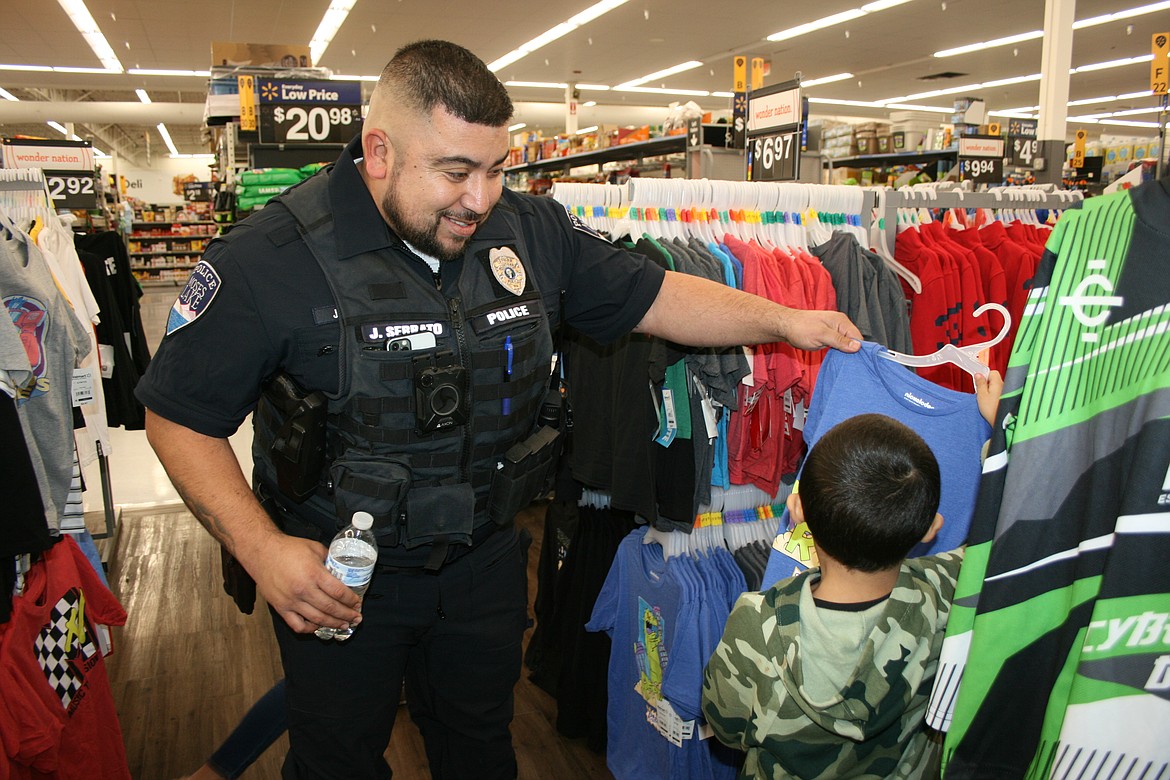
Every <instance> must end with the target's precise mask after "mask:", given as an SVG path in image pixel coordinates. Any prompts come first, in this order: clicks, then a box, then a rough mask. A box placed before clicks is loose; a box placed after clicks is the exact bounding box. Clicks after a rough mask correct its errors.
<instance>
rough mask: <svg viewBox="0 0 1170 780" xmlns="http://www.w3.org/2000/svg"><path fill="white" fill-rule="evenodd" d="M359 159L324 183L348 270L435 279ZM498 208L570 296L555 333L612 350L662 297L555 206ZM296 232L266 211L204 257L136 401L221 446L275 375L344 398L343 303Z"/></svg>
mask: <svg viewBox="0 0 1170 780" xmlns="http://www.w3.org/2000/svg"><path fill="white" fill-rule="evenodd" d="M360 154H361V147H360V139H354V141H353V142H351V143H350V145H349V146H348V147H347V148H346V149H345V150H344V151H343V152H342V154H341V156H340V158H339V159H338V161H337V163H336V164H335V165H334V166H330V168H328V169H326V170H325V171H322V172H321V173H319V174H317V175H318V176H326V175H327V176H329V185H328V186H329V199H330V204H331V208H332V210H333V219H334V223H335V235H336V237H337V245H338V246H337V254H338V259H339V261H340V260H343V259H344V258H346V257H350V256H354V255H356V254H359V253H362V252H382V253H384V254H385V255H386V258H387V262H396V263H408V264H412V267H416V268H417V269H418V272H419V273H424V274H427V275H429V274H430V269H429V268H427V267H426V265H425V264H424V263H423V261H422V260H420V259H419V258H418V257H416V256H415V255H413V253H411V252H410V250H409V249H407V248H406V247H405V245H404V244H403V243H402V241H401V240H399V239H398V237H397V236H395V235H394V234H393V232H392V231H391V230H390V228H389V227H388V226H387V225H386V222H385V221H384V220H383V219H382V217H381V215H380V213H379V212H378V210H377V207H376V206H375V204H374V201H373V199H372V198H371V196H370V194H369V191H368V190H367V189H366V187H365V184H364V182H363V181H362V179H361V176H360V174H359V172H358V169H357V166H356V164H355V162H354V160H355V157H356V156H358V155H360ZM500 205H501V206H506V207H509V208H511V209H514V210H515V211H516V212H518V213H519V214H520V219H521V223H522V225H523V229H524V230H525V233H526V236H527V238H528V240H529V244H528V245H529V246H530V247H531V249H530V251H531V252H532V253H533V254H534V255H536V256H535V257H533V258H531V259H530V260H531V263H530V265H531V266H532V267H533V273H534V275H535V276H536V277H537V280H538V287H539V289H541V290H543V291H545V293H546V296H547V293H548V292H549V291H553V290H557V289H558V288H559V289H561V290H564V291H565V294H564V296H563V298H564V304H563V310H562V311H560V312H559V313H558V315H557V316H555V317H554V318H553V319H554V321H555V320H558V319H560V318H561V316H563V318H564V320H565V321H567V322H568V323H570V324H571V325H573V326H574V327H576V328H578V329H579V330H581V331H583V332H586V333H588V334H590V335H591V336H592V337H593V338H595V339H597V340H599V341H611V340H613V339H615V338H617V337H618V336H620V335H621V334H622V333H625V332H627V331H629V330H630V329H631V328H633V327H634V326H635V325H637V324H638V322H640V321H641V319H642V317H643V316H644V315H645V313H646V311H647V310H648V309H649V307H650V304H651V303H652V302H653V300H654V298H655V296H656V295H657V294H658V290H659V288H660V287H661V284H662V279H663V273H662V271H661V269H659V268H657V267H656V266H655V265H654V264H653V263H649V262H646V261H644V260H643V259H641V258H635V257H634V256H631V255H630V254H628V253H626V252H623V251H621V250H619V249H617V248H615V247H614V246H613V245H611V244H610V243H609V242H607V241H605V240H604V239H602V238H601V237H599V236H597V235H596V234H594V233H592V231H589V230H588V229H587V228H584V227H583V226H580V225H578V224H577V223H575V222H574V221H572V220H571V219H570V218H569V216H568V214H566V212H565V210H564V209H563V207H562V206H560V204H558V203H556V202H555V201H553V200H550V199H548V198H536V197H531V196H526V195H518V194H516V193H513V192H510V191H505V192H504V193H503V196H502V198H501V204H500ZM494 221H495V217H489V219H488V220H487V222H485V223H484V224H483V225H482V226H481V227H480V231H481V232H482V231H490V230H492V229H493V223H494ZM294 224H295V223H294V221H293V219H292V217H291V216H290V215H288V214H287V212H286V211H285V210H284V209H282V208H265V209H263V210H261V211H260V212H258V213H257V214H256V215H254V216H252V217H249V218H248V219H246V220H244V221H243V222H241V223H240V224H239V225H237V226H236V227H235V228H234V229H233V230H232V232H231V233H230V234H228V235H227V236H224V237H222V238H219V239H216V240H215V241H213V242H212V243H211V245H210V246H209V247H208V248H207V251H206V252H205V253H204V255H203V259H202V262H201V264H200V265H201V266H202V267H201V268H197V269H196V270H195V272H193V277H195V276H197V275H198V276H199V277H200V279H199V280H200V281H201V282H202V283H203V290H204V291H205V292H203V294H202V297H199V298H198V299H197V302H196V304H195V305H194V306H193V307H191V306H188V307H187V308H186V309H182V310H181V309H180V307H178V305H177V304H176V308H175V309H173V310H172V315H171V321H170V322H169V323H168V327H167V330H168V333H167V335H166V337H164V339H163V342H162V344H161V345H160V347H159V349H158V352H157V354H156V355H155V357H154V359H153V360H152V361H151V364H150V369H149V370H148V371H147V373H146V376H145V377H144V378H143V380H142V381H141V382H140V383H139V385H138V388H137V391H136V394H137V396H138V398H139V399H140V400H141V401H142V402H143V403H144V404H145V405H146V406H147V407H149V408H150V409H151V410H152V411H154V412H155V413H157V414H159V415H161V416H162V417H165V418H167V419H168V420H171V421H172V422H176V423H178V424H180V425H183V426H185V427H187V428H190V429H192V430H195V431H197V432H199V433H202V434H204V435H207V436H214V437H221V438H222V437H226V436H229V435H231V434H232V433H234V432H235V430H236V429H237V428H238V427H239V425H240V423H241V422H242V421H243V420H244V418H245V417H246V416H247V415H248V413H249V412H250V411H251V410H252V408H253V407H254V406H255V404H256V401H257V399H258V398H259V395H260V387H261V385H262V383H263V382H264V381H265V379H267V378H268V377H269V376H271V375H273V374H274V373H276V372H277V371H278V370H285V371H287V372H288V373H289V374H290V375H292V377H293V378H294V379H296V380H297V381H298V382H299V383H300V384H301V386H302V387H304V388H306V389H317V390H323V391H325V392H334V391H335V390H336V388H337V381H338V377H339V375H340V372H339V367H338V364H337V350H336V349H331V348H330V345H331V344H336V343H337V342H338V326H337V324H336V322H335V320H334V318H333V316H334V302H333V299H332V296H331V294H330V291H329V287H328V284H327V283H326V280H325V276H324V274H323V273H322V272H321V270H320V268H319V267H318V265H317V262H316V260H315V259H314V258H313V256H312V255H311V254H310V252H309V249H308V247H307V246H306V245H305V243H304V242H303V241H300V240H292V241H287V240H284V239H282V238H280V237H281V236H282V235H287V232H288V229H289V228H290V227H293V226H294ZM526 259H527V258H526ZM472 262H478V261H476V260H474V259H468V260H467V261H466V262H464V261H457V262H456V263H453V264H450V265H449V266H445V267H444V269H443V275H444V278H446V277H447V275H448V272H449V271H453V272H456V273H457V272H459V269H461V268H463V267H464V266H469V265H470V264H471V263H472ZM192 283H193V282H189V283H188V284H189V285H190V284H192ZM444 287H446V284H445V285H444ZM187 297H188V300H191V298H190V296H187ZM546 300H548V298H547V297H546Z"/></svg>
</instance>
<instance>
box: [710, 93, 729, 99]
mask: <svg viewBox="0 0 1170 780" xmlns="http://www.w3.org/2000/svg"><path fill="white" fill-rule="evenodd" d="M711 97H721V98H731V97H735V93H734V92H712V93H711Z"/></svg>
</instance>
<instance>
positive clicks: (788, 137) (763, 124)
mask: <svg viewBox="0 0 1170 780" xmlns="http://www.w3.org/2000/svg"><path fill="white" fill-rule="evenodd" d="M803 116H804V103H803V101H802V100H801V94H800V82H799V81H787V82H784V83H783V84H776V85H775V86H771V87H764V88H763V89H759V90H754V91H752V92H749V93H748V97H747V158H746V166H747V180H748V181H796V179H797V178H798V177H799V176H800V133H801V120H802V118H803Z"/></svg>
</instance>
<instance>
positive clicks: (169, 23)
mask: <svg viewBox="0 0 1170 780" xmlns="http://www.w3.org/2000/svg"><path fill="white" fill-rule="evenodd" d="M864 1H865V0H821V2H817V3H805V2H795V1H794V0H737V1H736V2H727V3H719V2H710V1H709V0H708V1H706V2H700V0H630V1H629V2H627V3H626V4H624V5H622V6H620V7H619V8H617V9H616V10H613V11H611V12H610V13H608V14H605V15H604V16H601V17H600V18H598V19H595V20H593V21H591V22H589V23H587V24H585V25H583V26H581V27H579V28H578V29H576V30H574V31H573V32H570V33H569V34H568V35H566V36H564V37H563V38H560V39H559V40H556V41H554V42H553V43H551V44H548V45H547V46H545V47H543V48H541V49H539V50H537V51H535V52H533V53H531V54H529V55H527V56H526V57H524V58H522V59H520V60H518V61H517V62H515V63H513V64H511V65H507V66H505V67H504V68H502V69H501V70H500V71H498V73H497V75H499V76H500V78H501V79H502V80H504V81H512V80H516V81H540V82H566V81H576V82H578V83H586V84H603V85H609V86H614V85H617V84H620V83H621V82H624V81H627V80H631V79H635V78H638V77H640V76H644V75H646V74H649V73H652V72H655V71H658V70H662V69H665V68H668V67H671V66H673V65H677V64H679V63H682V62H685V61H689V60H699V61H701V62H702V63H703V64H702V65H701V66H700V67H697V68H694V69H692V70H689V71H686V72H683V73H680V74H677V75H673V76H670V77H667V78H664V79H658V80H656V81H654V82H650V83H648V84H646V85H645V86H655V87H666V88H672V89H695V90H705V91H709V92H715V91H727V90H730V89H731V84H732V57H733V55H736V54H747V55H751V56H759V57H763V58H764V59H765V60H766V61H767V62H768V63H769V66H770V71H771V72H770V75H769V76H768V77H767V78H766V80H765V83H766V84H773V83H778V82H780V81H784V80H786V79H788V78H791V77H792V76H793V74H794V73H796V72H797V71H799V72H801V73H802V74H803V77H804V78H805V79H806V80H808V79H816V78H821V77H825V76H831V75H834V74H838V73H843V72H848V73H852V74H854V75H853V77H852V78H850V79H847V80H843V81H838V82H835V83H830V84H823V85H820V86H814V87H810V88H808V89H807V90H806V94H807V95H809V96H810V97H812V98H825V99H832V100H860V101H875V100H880V99H888V98H894V97H900V96H907V95H915V94H917V93H922V92H926V91H928V90H934V89H947V88H951V87H961V86H965V85H971V84H981V83H985V82H992V81H1000V80H1004V79H1011V78H1013V77H1017V76H1026V75H1029V74H1038V73H1039V72H1040V61H1041V50H1042V41H1041V40H1039V39H1036V40H1030V41H1025V42H1021V43H1018V44H1014V45H1007V46H1001V47H997V48H988V49H984V50H981V51H976V52H973V53H970V54H963V55H959V56H953V57H946V58H936V57H934V56H932V54H933V52H935V51H938V50H942V49H947V48H952V47H958V46H962V45H965V44H971V43H975V42H978V41H986V40H990V39H995V38H1000V37H1004V36H1009V35H1013V34H1017V33H1023V32H1027V31H1031V30H1042V29H1043V27H1044V2H1043V1H1042V0H945V1H944V0H911V1H910V2H906V3H905V4H903V5H899V6H896V7H893V8H889V9H886V10H881V11H877V12H874V13H870V14H868V15H866V16H864V17H862V18H858V19H854V20H852V21H848V22H845V23H843V24H838V25H835V26H831V27H828V28H825V29H821V30H817V31H814V32H810V33H806V34H804V35H802V36H800V37H798V38H793V39H789V40H785V41H780V42H776V43H773V42H770V41H767V40H766V39H765V37H766V36H767V35H769V34H771V33H774V32H776V31H779V30H782V29H787V28H790V27H793V26H796V25H798V24H802V23H805V22H808V21H812V20H813V19H817V18H820V17H824V16H828V15H830V14H834V13H838V12H842V11H847V10H849V9H853V8H857V7H859V6H861V5H862V4H863V3H864ZM86 4H87V6H88V8H89V10H90V13H91V14H92V16H93V18H94V19H95V20H96V22H97V24H98V26H99V27H100V28H101V30H102V32H103V33H104V34H105V37H106V39H107V40H108V41H109V43H110V45H111V46H112V48H113V50H114V52H115V54H116V55H117V57H118V59H119V61H120V62H121V64H122V66H123V67H124V68H126V69H130V68H146V69H156V68H164V69H190V70H206V69H207V68H208V67H209V66H210V60H211V51H210V50H211V42H212V41H236V42H252V43H296V44H307V42H308V41H309V40H310V38H312V36H313V33H314V31H315V30H316V28H317V25H318V23H319V22H320V20H321V17H322V14H323V13H324V11H325V9H326V8H327V7H328V5H329V3H328V0H200V2H197V3H192V2H179V1H178V0H86ZM1144 4H1145V3H1144V0H1080V2H1078V3H1077V9H1076V18H1077V19H1078V20H1082V19H1087V18H1090V17H1096V16H1101V15H1104V14H1110V13H1116V12H1119V11H1124V10H1126V9H1130V8H1134V7H1137V6H1140V5H1144ZM588 5H590V0H577V1H576V2H542V3H518V2H515V1H514V0H478V2H468V1H466V0H464V2H458V1H456V0H379V1H377V2H375V0H357V2H356V5H355V6H354V8H353V10H352V11H351V12H350V14H349V16H348V18H347V19H346V21H345V23H344V24H343V25H342V27H341V29H340V31H339V32H338V34H337V35H336V37H335V38H334V39H333V42H332V44H331V45H330V46H329V48H328V49H327V50H326V51H325V54H324V56H323V57H322V58H321V62H320V63H319V64H320V65H321V66H323V67H326V68H329V69H331V70H332V71H333V72H334V73H337V74H346V75H365V76H376V75H377V74H378V73H379V72H380V71H381V68H382V66H383V65H384V64H385V62H386V60H387V59H388V58H389V57H390V55H391V54H392V53H393V52H394V50H395V49H396V48H397V47H399V46H401V45H402V44H404V43H407V42H409V41H412V40H416V39H419V38H426V37H441V38H446V39H448V40H452V41H455V42H456V43H459V44H462V45H464V46H467V47H468V48H470V49H471V50H473V51H474V52H476V53H477V54H478V55H480V56H481V57H482V58H483V59H484V60H485V61H489V62H490V61H492V60H494V59H496V58H497V57H500V56H502V55H503V54H505V53H506V52H508V51H510V50H511V49H513V48H515V47H517V46H519V45H520V44H522V43H524V42H526V41H528V40H530V39H532V38H534V37H536V36H537V35H539V34H541V33H542V32H544V31H545V30H547V29H549V28H550V27H552V26H554V25H556V24H557V23H559V22H562V21H564V20H565V19H567V18H568V17H570V16H572V15H573V14H576V13H578V12H579V11H581V10H583V9H584V8H586V7H587V6H588ZM1159 5H1160V6H1163V7H1162V8H1161V10H1157V11H1155V12H1152V13H1147V14H1144V15H1140V16H1136V17H1133V18H1129V19H1125V20H1122V21H1114V22H1108V23H1105V24H1100V25H1097V26H1093V27H1088V28H1085V29H1081V30H1078V31H1077V32H1076V34H1075V38H1074V45H1073V66H1074V67H1080V66H1085V65H1092V64H1096V63H1102V62H1112V61H1116V60H1121V59H1125V58H1131V57H1142V56H1144V55H1149V53H1150V37H1151V33H1154V32H1160V31H1170V3H1165V2H1163V3H1160V4H1159ZM4 6H5V8H4V13H3V19H4V29H5V32H6V34H5V35H4V36H3V40H2V41H0V87H3V88H4V89H5V90H7V91H8V92H9V93H11V94H12V95H13V96H14V97H16V98H18V99H19V100H21V101H37V100H55V101H69V102H79V101H114V102H137V100H138V98H137V97H136V95H135V92H134V90H135V89H136V88H142V89H145V90H147V92H148V94H149V95H150V97H151V98H152V99H153V100H154V101H155V102H156V103H191V104H202V103H203V101H204V96H205V89H206V78H205V77H203V78H200V77H174V76H141V75H130V74H127V73H120V74H88V73H85V74H82V73H54V72H23V71H18V70H8V69H5V68H4V66H11V65H40V66H57V67H61V66H66V67H80V68H97V67H101V63H100V62H99V61H98V59H97V57H96V55H95V54H94V53H93V52H92V50H91V49H90V48H89V46H88V45H87V44H86V42H85V40H84V39H83V38H82V36H81V34H80V33H79V32H78V31H77V29H76V27H75V26H74V25H73V23H72V22H71V21H70V20H69V18H68V17H67V16H66V14H65V12H64V11H63V10H62V8H61V6H60V5H59V4H58V3H54V2H49V1H48V0H5V2H4ZM1149 70H1150V68H1149V64H1148V62H1144V61H1143V62H1137V63H1134V64H1130V65H1126V66H1122V67H1112V68H1107V69H1101V70H1093V71H1091V72H1086V73H1078V74H1075V75H1073V76H1072V81H1071V90H1070V100H1072V101H1077V100H1087V99H1089V98H1097V97H1107V96H1116V95H1126V94H1130V93H1136V92H1142V91H1144V90H1146V89H1148V87H1149V75H1150V74H1149ZM942 71H952V72H957V73H961V74H965V75H961V76H957V77H954V78H951V79H936V80H924V77H927V76H930V75H931V74H936V73H939V72H942ZM363 87H364V89H365V90H366V91H367V93H368V90H369V87H370V85H369V83H365V84H363ZM1039 91H1040V85H1039V82H1038V81H1031V82H1025V83H1016V84H1005V85H1002V86H994V87H987V88H979V89H975V90H971V91H970V93H969V94H972V95H975V96H981V97H983V98H985V99H986V100H987V103H988V108H989V109H992V110H1004V109H1015V108H1020V107H1029V106H1035V105H1037V103H1038V102H1039ZM510 92H511V94H512V97H513V100H514V101H516V103H517V116H516V121H518V122H526V123H527V124H528V125H529V127H530V128H540V129H542V130H543V131H544V132H545V133H546V134H551V133H555V132H557V131H559V130H561V129H563V127H564V113H565V109H564V90H563V89H557V88H532V87H510ZM959 94H960V95H966V94H968V93H967V92H963V93H959ZM954 97H956V95H944V96H935V97H923V98H915V99H912V100H908V101H905V102H908V103H912V104H921V105H928V106H940V107H947V106H949V105H950V104H951V101H952V100H953V99H954ZM688 99H693V100H695V101H696V102H698V103H699V104H700V105H701V106H702V107H703V108H704V109H707V110H714V111H719V110H725V109H726V108H727V107H728V105H729V100H728V99H727V98H726V97H685V96H668V95H658V94H645V93H636V92H616V91H593V90H586V91H582V93H581V98H580V100H581V102H582V104H584V103H585V102H586V101H591V100H595V101H597V105H596V106H589V107H587V106H584V105H582V107H581V109H580V114H579V125H580V126H582V127H584V126H587V125H593V124H619V125H622V124H629V123H635V122H636V123H639V124H641V123H643V122H653V121H661V118H662V117H664V116H665V114H666V106H667V104H668V103H669V102H670V101H673V100H682V101H685V100H688ZM1156 105H1157V102H1156V99H1155V98H1154V97H1153V96H1149V95H1147V96H1144V97H1134V98H1129V99H1126V100H1121V101H1118V100H1113V101H1108V102H1102V103H1095V104H1087V105H1079V106H1076V107H1074V108H1072V109H1070V114H1073V115H1074V116H1077V115H1087V114H1096V113H1101V112H1109V111H1114V112H1115V111H1124V110H1130V109H1136V110H1140V109H1143V108H1152V107H1154V106H1156ZM6 106H7V108H6ZM13 106H14V104H12V103H9V102H8V101H0V133H3V134H16V133H28V134H39V135H45V136H48V137H60V136H59V134H58V133H57V132H56V131H54V130H52V129H50V128H48V127H47V126H46V125H45V124H43V123H40V122H37V123H34V124H30V123H27V122H25V123H14V122H12V121H11V119H9V121H7V122H6V120H5V115H6V113H8V114H9V116H11V113H12V111H14V110H15V109H14V108H13ZM646 107H649V108H646ZM639 108H640V109H641V110H638V109H639ZM141 111H142V112H143V118H142V120H141V121H140V122H134V121H130V120H127V121H119V122H112V123H109V122H99V121H92V122H89V123H77V124H75V128H74V129H75V132H76V133H77V134H78V135H81V136H82V137H87V136H92V137H93V138H94V141H95V144H96V145H97V146H98V147H99V148H105V149H106V150H107V151H109V150H110V148H113V149H117V150H118V151H120V152H122V153H123V154H124V155H127V156H128V157H130V158H131V159H132V160H134V161H137V162H139V163H144V162H147V161H148V158H149V157H152V156H158V155H160V154H166V148H165V146H164V145H163V141H162V138H161V136H160V135H159V133H158V131H157V130H156V129H155V125H156V124H157V121H158V120H157V119H155V118H153V117H152V116H150V108H149V107H147V106H143V107H142V109H141ZM813 113H814V115H816V114H821V115H829V114H837V115H840V114H847V115H850V116H874V117H880V116H885V115H887V113H888V111H886V110H881V109H874V108H866V107H855V106H840V105H831V104H814V106H813ZM940 116H941V115H940ZM1156 118H1157V117H1156V114H1137V115H1131V116H1126V117H1123V120H1126V121H1130V120H1138V121H1146V122H1154V121H1156ZM1077 126H1085V127H1087V128H1088V129H1089V130H1090V131H1099V132H1105V133H1111V134H1135V135H1152V134H1154V132H1155V131H1154V130H1151V129H1145V128H1135V127H1127V126H1124V125H1106V124H1099V125H1098V124H1087V125H1079V124H1078V125H1075V126H1074V125H1073V124H1070V125H1069V132H1070V133H1071V132H1072V131H1073V130H1075V129H1076V127H1077ZM168 129H169V131H170V134H171V136H172V138H173V139H174V142H175V145H176V146H177V147H178V150H179V151H180V152H183V153H196V152H206V151H208V143H207V138H208V133H207V131H206V130H204V129H203V128H201V127H200V126H199V125H198V124H196V123H195V122H191V123H189V124H180V123H177V122H174V121H172V122H170V123H169V124H168ZM103 145H104V146H103Z"/></svg>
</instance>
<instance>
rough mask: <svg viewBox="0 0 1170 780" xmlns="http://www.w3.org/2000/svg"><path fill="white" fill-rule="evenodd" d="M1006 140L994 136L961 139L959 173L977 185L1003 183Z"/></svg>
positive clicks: (964, 137)
mask: <svg viewBox="0 0 1170 780" xmlns="http://www.w3.org/2000/svg"><path fill="white" fill-rule="evenodd" d="M1003 157H1004V140H1003V138H1001V137H999V136H992V135H965V136H962V137H960V138H959V173H960V174H961V175H962V178H964V179H969V180H971V181H973V182H975V183H976V184H999V183H1000V182H1002V181H1003Z"/></svg>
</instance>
